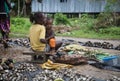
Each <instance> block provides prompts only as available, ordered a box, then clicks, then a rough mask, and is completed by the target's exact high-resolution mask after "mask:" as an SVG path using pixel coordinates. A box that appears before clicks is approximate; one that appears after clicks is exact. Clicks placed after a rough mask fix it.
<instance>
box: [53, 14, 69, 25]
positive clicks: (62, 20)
mask: <svg viewBox="0 0 120 81" xmlns="http://www.w3.org/2000/svg"><path fill="white" fill-rule="evenodd" d="M54 24H55V25H61V24H62V25H70V26H71V24H70V21H69V20H68V18H67V17H66V15H63V14H62V13H56V14H55V16H54Z"/></svg>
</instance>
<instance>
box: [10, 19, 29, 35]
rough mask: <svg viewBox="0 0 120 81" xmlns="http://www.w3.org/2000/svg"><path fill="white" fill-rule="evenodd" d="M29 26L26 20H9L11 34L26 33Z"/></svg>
mask: <svg viewBox="0 0 120 81" xmlns="http://www.w3.org/2000/svg"><path fill="white" fill-rule="evenodd" d="M30 25H31V23H30V22H29V20H28V18H11V32H13V33H21V34H22V33H26V32H28V31H29V27H30Z"/></svg>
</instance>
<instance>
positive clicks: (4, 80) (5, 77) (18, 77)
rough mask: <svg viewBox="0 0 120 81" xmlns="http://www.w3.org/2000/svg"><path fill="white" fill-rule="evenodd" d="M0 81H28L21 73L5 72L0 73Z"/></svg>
mask: <svg viewBox="0 0 120 81" xmlns="http://www.w3.org/2000/svg"><path fill="white" fill-rule="evenodd" d="M0 81H28V78H27V76H26V75H23V74H21V73H16V72H14V71H10V70H5V71H4V72H3V73H0Z"/></svg>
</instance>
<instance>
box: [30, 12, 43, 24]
mask: <svg viewBox="0 0 120 81" xmlns="http://www.w3.org/2000/svg"><path fill="white" fill-rule="evenodd" d="M30 22H32V23H35V24H41V25H43V24H44V15H43V13H41V12H36V13H34V14H31V15H30Z"/></svg>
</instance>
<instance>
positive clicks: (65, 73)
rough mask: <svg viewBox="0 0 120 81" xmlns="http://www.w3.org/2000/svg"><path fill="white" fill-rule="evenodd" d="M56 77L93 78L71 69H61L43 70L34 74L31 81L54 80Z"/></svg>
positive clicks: (67, 79) (75, 80)
mask: <svg viewBox="0 0 120 81" xmlns="http://www.w3.org/2000/svg"><path fill="white" fill-rule="evenodd" d="M57 78H61V79H63V80H64V81H94V80H95V79H94V78H92V77H90V76H84V75H81V74H79V73H77V72H75V71H73V70H72V69H62V70H55V71H54V70H43V71H42V72H40V73H38V74H37V75H35V77H34V78H33V81H54V80H55V79H57Z"/></svg>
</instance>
